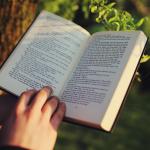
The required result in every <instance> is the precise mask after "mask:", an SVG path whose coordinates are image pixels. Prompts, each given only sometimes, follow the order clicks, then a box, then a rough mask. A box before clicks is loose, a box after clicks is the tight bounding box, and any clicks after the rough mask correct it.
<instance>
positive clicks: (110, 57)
mask: <svg viewBox="0 0 150 150" xmlns="http://www.w3.org/2000/svg"><path fill="white" fill-rule="evenodd" d="M139 34H140V32H101V33H96V34H94V35H93V36H92V37H91V38H90V39H89V42H88V45H87V47H85V52H84V54H83V56H82V58H81V60H80V63H79V65H78V66H77V68H76V70H75V71H74V73H73V75H72V77H71V79H70V80H69V82H68V84H67V86H66V89H65V91H64V93H63V95H62V99H63V101H65V102H66V103H67V108H68V109H67V113H66V116H67V117H70V118H74V119H77V120H78V119H79V120H82V121H85V122H90V123H91V122H92V123H96V124H100V121H101V120H102V118H103V115H104V113H105V112H106V109H107V107H108V105H109V103H110V101H111V98H112V95H113V93H114V91H115V89H116V87H117V84H118V82H119V80H120V78H121V76H122V73H123V70H124V68H125V66H126V64H127V62H128V60H129V58H130V55H131V53H132V50H133V49H134V46H135V44H136V41H137V38H139ZM141 39H142V38H141ZM144 42H145V41H144ZM144 42H143V43H144ZM140 44H141V43H140V42H139V45H140ZM143 46H144V44H141V47H140V49H137V55H138V57H139V58H140V56H141V51H142V50H143ZM138 50H139V51H138ZM136 57H137V56H136ZM130 65H131V66H132V64H130ZM136 65H137V64H134V66H136ZM132 70H133V71H135V67H134V68H133V69H132ZM132 75H133V74H132ZM132 75H131V76H129V78H131V77H132ZM126 78H128V76H127V77H126ZM124 82H126V81H124ZM121 88H122V87H120V89H121ZM124 94H125V93H124ZM114 109H115V108H114ZM108 120H109V119H108Z"/></svg>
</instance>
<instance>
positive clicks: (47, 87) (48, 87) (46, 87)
mask: <svg viewBox="0 0 150 150" xmlns="http://www.w3.org/2000/svg"><path fill="white" fill-rule="evenodd" d="M44 88H45V89H46V90H48V91H50V92H51V93H53V89H52V88H51V87H50V86H45V87H44Z"/></svg>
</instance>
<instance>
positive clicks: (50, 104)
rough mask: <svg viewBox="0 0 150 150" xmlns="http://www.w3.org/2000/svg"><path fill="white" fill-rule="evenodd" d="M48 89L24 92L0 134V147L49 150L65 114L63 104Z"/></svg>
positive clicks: (52, 145) (53, 143)
mask: <svg viewBox="0 0 150 150" xmlns="http://www.w3.org/2000/svg"><path fill="white" fill-rule="evenodd" d="M51 95H52V89H51V88H50V87H44V88H42V89H41V90H40V91H36V90H34V89H33V90H28V91H26V92H23V93H22V94H21V96H20V97H19V100H18V102H17V103H16V105H15V107H14V110H13V112H12V113H11V115H10V117H9V118H8V120H7V121H6V122H5V124H4V126H3V127H2V129H1V131H0V134H1V135H0V137H1V138H0V139H1V145H10V146H19V147H23V148H27V149H32V150H41V149H44V150H52V149H53V148H54V145H55V142H56V138H57V131H58V127H59V125H60V123H61V122H62V119H63V117H64V114H65V110H66V107H65V104H64V103H62V102H59V100H58V98H57V97H55V96H51Z"/></svg>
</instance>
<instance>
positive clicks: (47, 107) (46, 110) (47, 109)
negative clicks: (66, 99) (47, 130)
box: [42, 96, 58, 121]
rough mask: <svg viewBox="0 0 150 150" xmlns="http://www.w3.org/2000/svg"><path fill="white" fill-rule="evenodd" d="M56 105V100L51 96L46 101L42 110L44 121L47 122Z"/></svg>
mask: <svg viewBox="0 0 150 150" xmlns="http://www.w3.org/2000/svg"><path fill="white" fill-rule="evenodd" d="M57 105H58V98H57V97H55V96H53V97H52V98H50V99H48V100H47V102H46V103H45V104H44V106H43V108H42V112H43V115H42V117H44V119H45V120H47V121H49V120H50V118H51V116H52V115H53V113H54V112H55V111H56V108H57Z"/></svg>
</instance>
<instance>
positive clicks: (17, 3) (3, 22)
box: [0, 0, 38, 65]
mask: <svg viewBox="0 0 150 150" xmlns="http://www.w3.org/2000/svg"><path fill="white" fill-rule="evenodd" d="M37 5H38V0H0V65H1V64H2V63H3V61H4V60H5V59H6V58H7V56H8V55H9V54H10V52H11V51H12V50H13V48H14V46H15V45H16V43H17V41H18V40H19V38H20V37H21V35H22V34H23V33H24V32H25V31H26V29H27V28H28V26H29V25H30V24H31V22H32V20H33V18H34V17H35V14H36V8H37Z"/></svg>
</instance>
